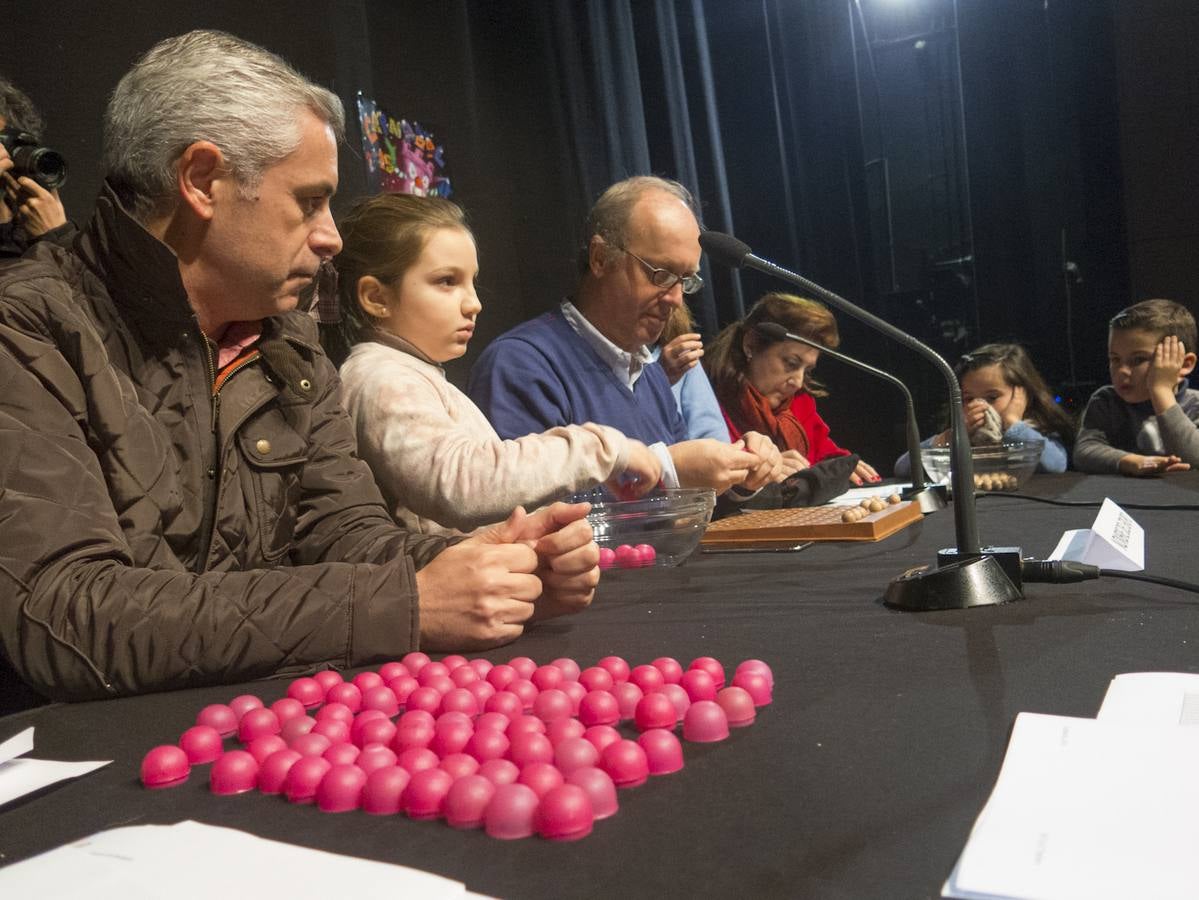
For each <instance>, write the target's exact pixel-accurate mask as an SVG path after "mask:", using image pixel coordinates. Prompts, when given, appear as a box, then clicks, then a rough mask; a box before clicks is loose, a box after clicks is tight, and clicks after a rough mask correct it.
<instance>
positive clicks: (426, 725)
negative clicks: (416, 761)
mask: <svg viewBox="0 0 1199 900" xmlns="http://www.w3.org/2000/svg"><path fill="white" fill-rule="evenodd" d="M426 715H427V714H426ZM429 718H430V721H428V722H418V721H409V722H405V721H403V719H401V720H400V723H399V724H398V725H397V726H396V733H395V737H394V738H392V739H391V749H392V750H394V751H395V752H396V753H403V752H404V751H405V750H412V749H421V748H424V747H428V746H429V744H430V743H431V742H432V740H433V736H434V735H435V734H436V733H437V731H436V730H435V729H434V728H433V722H432V716H430V717H429Z"/></svg>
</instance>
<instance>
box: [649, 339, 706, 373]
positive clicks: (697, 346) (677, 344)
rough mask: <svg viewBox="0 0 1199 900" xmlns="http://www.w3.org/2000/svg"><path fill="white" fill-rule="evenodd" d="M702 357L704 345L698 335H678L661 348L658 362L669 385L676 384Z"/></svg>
mask: <svg viewBox="0 0 1199 900" xmlns="http://www.w3.org/2000/svg"><path fill="white" fill-rule="evenodd" d="M703 355H704V344H703V341H701V340H700V336H699V335H698V334H680V335H679V336H678V337H677V338H675V339H674V340H673V341H671V342H670V343H669V344H667V345H666V346H665V347H663V348H662V354H661V355H660V356H659V357H658V361H659V362H661V363H662V368H663V369H665V370H666V377H667V378H669V379H670V383H671V384H676V383H677V382H678V380H679V379H680V378H682V377H683V376H684V375H686V374H687V370H688V369H690V368H693V367H694V366H696V365H698V364H699V361H700V359H701V358H702V357H703Z"/></svg>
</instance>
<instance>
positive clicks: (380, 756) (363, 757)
mask: <svg viewBox="0 0 1199 900" xmlns="http://www.w3.org/2000/svg"><path fill="white" fill-rule="evenodd" d="M396 760H397V757H396V752H395V751H394V750H392V749H391V748H390V747H388V746H387V745H386V744H377V743H370V744H366V745H365V746H364V747H363V748H362V752H361V753H359V754H358V758H357V759H356V760H354V765H356V766H357V767H358V768H360V769H361V770H362V771H363V772H365V773H366V774H367V776H370V774H371V773H372V772H374V771H375V769H389V768H391V767H392V766H394V765H396Z"/></svg>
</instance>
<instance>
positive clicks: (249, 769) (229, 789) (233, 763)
mask: <svg viewBox="0 0 1199 900" xmlns="http://www.w3.org/2000/svg"><path fill="white" fill-rule="evenodd" d="M257 783H258V760H256V759H255V758H254V757H253V756H251V755H250V754H249V753H247V752H246V751H245V750H230V751H229V752H228V753H223V754H221V758H220V759H218V760H217V761H216V762H214V763H213V764H212V769H211V770H210V771H209V773H208V784H209V786H210V787H211V788H212V792H213V793H214V794H221V795H229V794H244V793H245V792H246V791H252V790H254V785H255V784H257Z"/></svg>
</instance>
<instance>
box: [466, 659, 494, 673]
mask: <svg viewBox="0 0 1199 900" xmlns="http://www.w3.org/2000/svg"><path fill="white" fill-rule="evenodd" d="M467 665H468V666H470V667H471V668H472V669H474V670H475V674H476V675H478V676H479V677H480V678H486V677H487V675H488V673H489V672H491V670H492V669H493V668H494V664H493V663H492V662H491V660H489V659H483V658H482V657H478V658H476V659H472V660H471V661H470V662H468V663H467Z"/></svg>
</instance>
